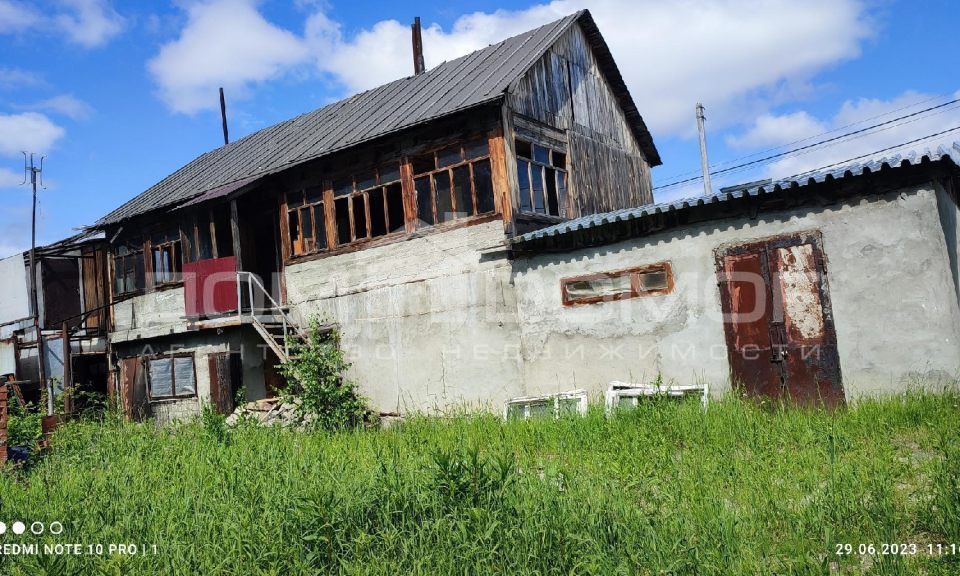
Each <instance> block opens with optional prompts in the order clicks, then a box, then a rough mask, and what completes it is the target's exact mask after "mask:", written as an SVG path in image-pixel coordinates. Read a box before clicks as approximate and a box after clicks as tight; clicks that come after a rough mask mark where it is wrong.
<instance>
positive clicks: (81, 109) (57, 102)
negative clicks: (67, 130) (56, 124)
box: [17, 94, 93, 120]
mask: <svg viewBox="0 0 960 576" xmlns="http://www.w3.org/2000/svg"><path fill="white" fill-rule="evenodd" d="M17 108H20V109H21V110H40V111H44V112H53V113H56V114H60V115H62V116H66V117H67V118H72V119H73V120H86V119H87V118H89V117H90V116H91V115H92V114H93V107H91V106H90V105H89V104H87V103H86V102H84V101H83V100H80V99H79V98H77V97H75V96H73V95H71V94H61V95H59V96H54V97H52V98H47V99H46V100H41V101H39V102H35V103H33V104H27V105H22V106H17Z"/></svg>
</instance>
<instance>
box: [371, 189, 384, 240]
mask: <svg viewBox="0 0 960 576" xmlns="http://www.w3.org/2000/svg"><path fill="white" fill-rule="evenodd" d="M383 201H384V198H383V188H376V189H374V190H371V191H370V235H371V236H372V237H374V238H376V237H377V236H383V235H384V234H386V233H387V219H386V215H385V212H384V205H383V204H384V202H383Z"/></svg>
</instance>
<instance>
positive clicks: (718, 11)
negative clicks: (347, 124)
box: [150, 0, 871, 137]
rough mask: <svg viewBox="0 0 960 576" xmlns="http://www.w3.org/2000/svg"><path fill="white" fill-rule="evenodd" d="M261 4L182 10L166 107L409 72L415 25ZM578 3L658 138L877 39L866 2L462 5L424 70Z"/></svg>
mask: <svg viewBox="0 0 960 576" xmlns="http://www.w3.org/2000/svg"><path fill="white" fill-rule="evenodd" d="M312 6H313V5H312V4H310V3H302V4H301V7H303V8H311V7H312ZM321 6H322V4H321ZM257 7H258V2H256V1H254V0H233V1H230V0H212V1H207V2H203V3H199V4H192V5H189V6H188V7H187V11H188V16H189V18H188V22H187V24H186V27H185V28H184V29H183V30H182V32H181V36H180V38H179V39H177V40H176V41H174V42H172V43H170V44H168V45H166V46H164V47H163V49H162V50H161V52H160V54H159V55H158V56H157V57H156V58H155V59H154V60H152V61H151V63H150V70H151V72H152V73H153V75H154V78H155V79H156V81H157V83H158V84H159V85H160V89H161V94H162V96H163V98H164V100H165V101H166V102H167V103H168V104H169V105H170V107H171V108H172V109H173V110H176V111H180V112H193V111H196V110H199V109H202V108H213V107H215V106H216V97H215V90H216V86H218V85H227V86H232V87H234V88H242V89H245V88H249V87H250V86H252V85H253V84H254V83H256V82H261V81H263V80H265V79H268V78H273V77H277V76H281V75H284V74H287V73H289V72H291V71H292V70H294V69H297V70H299V69H300V68H301V66H302V64H303V63H304V61H305V60H308V59H309V60H311V61H313V62H314V63H315V66H316V68H317V69H318V71H319V72H320V73H322V74H324V75H325V76H329V77H332V78H333V79H334V80H335V81H339V82H340V83H341V84H342V86H343V87H344V89H345V90H344V91H345V94H346V93H352V92H356V91H360V90H365V89H369V88H372V87H375V86H378V85H380V84H383V83H385V82H389V81H391V80H394V79H396V78H400V77H403V76H408V75H410V74H411V73H412V67H413V66H412V57H411V54H410V29H409V23H401V22H398V21H396V20H382V21H379V22H376V23H374V24H373V25H371V26H370V27H368V28H365V29H362V30H360V31H358V32H357V33H355V34H353V35H350V36H348V35H347V34H345V33H344V32H343V30H342V28H341V26H340V24H339V23H337V22H335V21H333V20H331V19H330V18H328V17H327V16H326V14H325V13H324V12H322V11H318V12H315V13H313V14H312V15H310V16H309V17H308V18H307V21H306V23H305V26H304V33H303V34H302V35H300V34H295V33H293V32H291V31H288V30H284V29H282V28H280V27H279V26H277V25H275V24H271V23H270V22H267V21H266V20H265V19H264V17H263V16H262V15H261V14H260V13H259V12H258V11H257ZM583 7H586V8H589V9H590V10H591V13H592V14H593V16H594V18H595V20H596V21H597V24H598V25H599V27H600V30H601V32H602V33H603V35H604V37H605V39H606V40H607V43H608V44H609V46H610V48H611V51H612V52H613V55H614V58H615V59H616V61H617V63H618V65H619V67H620V69H621V72H622V74H623V76H624V79H625V80H626V82H627V85H628V87H629V88H630V91H631V93H632V94H633V97H634V99H635V101H636V102H637V106H638V107H639V109H640V112H641V113H642V114H643V116H644V119H645V120H646V121H647V124H648V125H649V126H650V127H651V129H652V131H653V133H654V136H655V137H662V136H667V135H671V134H673V135H677V134H679V135H691V134H692V133H694V132H695V126H694V124H695V123H694V121H693V117H694V114H693V108H694V104H695V103H696V102H697V101H698V100H700V101H703V102H704V104H705V105H706V106H707V108H708V114H709V116H710V121H711V126H712V127H713V128H714V129H717V128H722V127H724V126H728V125H731V124H736V123H740V122H743V121H747V120H749V119H752V118H754V117H756V116H757V115H759V114H763V113H765V112H767V111H768V110H769V109H770V108H771V107H772V106H774V105H778V104H783V103H785V102H790V101H794V100H796V99H798V98H800V97H803V96H805V95H807V94H809V93H810V92H811V90H812V84H811V82H812V78H814V77H815V75H816V74H817V73H818V72H821V71H822V70H824V69H826V68H828V67H830V66H833V65H835V64H837V63H838V62H841V61H843V60H845V59H850V58H855V57H857V56H858V55H859V50H860V49H859V45H860V42H861V41H862V40H863V39H864V38H866V37H868V36H869V35H870V34H871V23H870V21H869V17H868V15H867V14H866V10H865V8H864V6H863V3H862V1H861V0H809V1H808V2H803V3H797V2H793V1H791V0H769V1H763V2H761V1H758V0H721V1H718V2H705V1H696V0H691V1H686V2H659V1H654V0H635V1H625V0H586V1H585V2H581V1H576V2H575V1H574V0H555V1H553V2H550V3H547V4H539V5H535V6H532V7H530V8H527V9H524V10H497V11H495V12H490V13H484V12H476V13H472V14H466V15H463V16H461V17H460V18H458V19H457V20H456V21H455V22H454V24H453V25H452V26H451V27H450V29H449V30H444V29H442V28H441V27H440V26H439V25H437V24H426V25H425V27H424V29H423V42H424V58H425V60H426V63H427V66H428V67H432V66H435V65H437V64H439V63H440V62H442V61H444V60H451V59H453V58H456V57H459V56H462V55H464V54H466V53H469V52H471V51H473V50H477V49H479V48H483V47H484V46H487V45H489V44H492V43H495V42H498V41H500V40H502V39H504V38H506V37H508V36H511V35H515V34H518V33H521V32H523V31H525V30H528V29H531V28H534V27H536V26H539V25H541V24H544V23H547V22H549V21H552V20H555V19H557V18H559V17H561V16H564V15H566V14H569V13H571V12H574V11H576V10H577V9H579V8H583ZM224 47H228V49H224ZM267 47H269V49H267ZM238 63H242V65H241V64H238Z"/></svg>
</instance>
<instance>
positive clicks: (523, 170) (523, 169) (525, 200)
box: [517, 160, 533, 212]
mask: <svg viewBox="0 0 960 576" xmlns="http://www.w3.org/2000/svg"><path fill="white" fill-rule="evenodd" d="M517 181H518V182H519V184H520V211H521V212H530V211H531V210H532V209H533V204H532V203H531V202H530V163H529V162H527V161H526V160H517Z"/></svg>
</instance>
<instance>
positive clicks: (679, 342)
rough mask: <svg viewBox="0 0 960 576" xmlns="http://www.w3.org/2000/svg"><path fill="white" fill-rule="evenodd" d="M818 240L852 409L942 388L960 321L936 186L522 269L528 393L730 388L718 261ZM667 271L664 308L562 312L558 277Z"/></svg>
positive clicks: (627, 303)
mask: <svg viewBox="0 0 960 576" xmlns="http://www.w3.org/2000/svg"><path fill="white" fill-rule="evenodd" d="M815 229H816V230H820V231H821V232H822V234H823V246H824V253H825V256H826V259H827V262H828V271H827V278H828V282H829V288H830V293H831V298H832V303H833V313H834V320H835V326H836V330H837V340H838V348H839V353H840V364H841V371H842V377H843V381H844V388H845V391H846V394H847V396H848V398H854V397H857V396H860V395H863V394H868V393H877V392H885V391H897V390H901V389H902V388H903V387H904V386H906V385H908V384H911V383H914V382H918V381H922V382H924V383H926V384H936V383H937V382H945V381H946V380H947V379H950V378H953V377H956V375H957V374H958V371H960V348H958V338H960V308H958V305H957V298H956V295H955V292H954V286H953V278H952V275H951V271H950V266H949V258H948V253H947V245H946V241H945V240H944V234H943V229H942V228H941V225H940V222H939V217H938V212H937V202H936V193H935V192H934V191H933V188H932V187H931V186H927V187H922V188H917V189H912V190H909V191H904V192H903V193H900V194H892V195H888V196H885V197H883V198H882V199H879V200H877V199H872V200H868V199H862V200H855V201H854V204H853V205H839V204H838V205H835V206H829V207H826V208H809V209H799V210H794V211H791V212H787V213H767V214H762V215H761V216H760V217H759V218H758V219H756V220H747V219H743V220H735V221H731V220H727V221H718V222H710V223H705V224H701V225H696V226H691V227H687V228H683V229H678V230H672V231H668V232H664V233H662V234H657V235H653V236H648V237H644V238H638V239H633V240H630V241H627V242H621V243H618V244H613V245H608V246H603V247H598V248H591V249H584V250H578V251H574V252H570V253H564V254H552V255H551V254H545V255H540V256H537V257H534V258H530V259H522V260H518V261H517V262H516V264H515V274H514V282H515V284H516V293H517V296H516V299H517V309H518V320H519V328H520V333H521V341H522V356H523V360H524V362H523V370H522V375H523V378H524V381H525V388H526V392H527V393H530V394H533V393H540V392H554V391H559V390H568V389H572V388H586V389H588V390H589V391H591V392H592V393H594V394H599V393H600V392H601V391H602V390H603V389H605V388H606V386H607V384H608V382H609V381H610V380H615V379H616V380H633V381H637V380H640V381H649V380H650V379H652V378H654V377H655V376H656V375H657V374H661V373H662V375H663V376H664V377H665V378H666V379H668V380H673V381H676V382H678V383H690V382H693V381H705V382H708V383H709V384H710V385H711V388H712V389H713V391H714V392H717V393H720V392H723V391H725V390H728V389H729V386H730V384H729V368H728V362H727V351H726V344H725V338H724V330H723V324H722V322H721V311H720V295H719V289H718V287H717V277H716V272H715V261H714V250H715V249H716V248H717V247H718V246H720V245H721V244H726V243H742V242H747V241H750V240H754V239H760V238H764V237H768V236H774V235H778V234H784V233H788V232H799V231H805V230H815ZM663 260H669V261H670V262H671V264H672V266H673V271H674V277H675V290H674V292H673V293H671V294H669V295H664V296H652V297H646V298H637V299H631V300H624V301H619V302H607V303H601V304H593V305H586V306H577V307H569V308H565V307H563V306H562V305H561V299H560V298H561V296H560V280H561V278H565V277H570V276H577V275H582V274H587V273H591V272H602V271H609V270H616V269H620V268H628V267H633V266H641V265H645V264H652V263H655V262H659V261H663Z"/></svg>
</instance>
